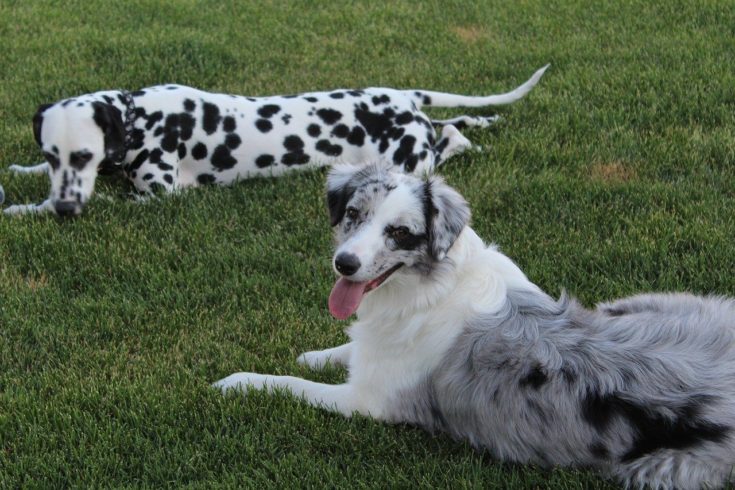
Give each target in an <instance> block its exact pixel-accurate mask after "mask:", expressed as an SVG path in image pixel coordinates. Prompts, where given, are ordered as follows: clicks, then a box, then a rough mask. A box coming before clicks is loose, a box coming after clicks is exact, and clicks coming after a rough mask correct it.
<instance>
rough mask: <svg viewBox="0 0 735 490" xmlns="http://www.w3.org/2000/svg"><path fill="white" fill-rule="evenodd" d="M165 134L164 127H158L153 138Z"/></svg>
mask: <svg viewBox="0 0 735 490" xmlns="http://www.w3.org/2000/svg"><path fill="white" fill-rule="evenodd" d="M162 134H163V126H158V127H157V128H156V130H155V131H153V136H161V135H162Z"/></svg>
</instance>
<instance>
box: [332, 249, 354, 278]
mask: <svg viewBox="0 0 735 490" xmlns="http://www.w3.org/2000/svg"><path fill="white" fill-rule="evenodd" d="M334 267H335V268H336V269H337V272H339V273H340V274H342V275H343V276H351V275H352V274H354V273H355V272H357V269H359V268H360V259H358V258H357V255H355V254H348V253H344V252H342V253H341V254H339V255H337V257H336V258H335V259H334Z"/></svg>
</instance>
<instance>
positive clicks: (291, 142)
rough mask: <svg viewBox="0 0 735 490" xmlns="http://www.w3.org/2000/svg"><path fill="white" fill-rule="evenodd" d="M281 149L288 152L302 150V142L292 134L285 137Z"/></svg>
mask: <svg viewBox="0 0 735 490" xmlns="http://www.w3.org/2000/svg"><path fill="white" fill-rule="evenodd" d="M283 147H284V148H285V149H287V150H288V151H300V150H303V149H304V141H303V140H302V139H301V138H299V137H298V136H296V135H295V134H292V135H290V136H286V138H285V139H284V140H283Z"/></svg>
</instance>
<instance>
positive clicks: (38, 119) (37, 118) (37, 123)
mask: <svg viewBox="0 0 735 490" xmlns="http://www.w3.org/2000/svg"><path fill="white" fill-rule="evenodd" d="M52 105H53V104H41V105H40V106H38V109H37V110H36V114H35V115H34V116H33V137H34V138H36V143H38V146H41V128H42V127H43V113H44V112H45V111H46V109H48V108H49V107H51V106H52Z"/></svg>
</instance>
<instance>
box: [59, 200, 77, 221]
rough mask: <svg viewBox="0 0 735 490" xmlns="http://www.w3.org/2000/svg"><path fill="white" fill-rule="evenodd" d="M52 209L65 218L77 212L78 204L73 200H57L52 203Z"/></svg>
mask: <svg viewBox="0 0 735 490" xmlns="http://www.w3.org/2000/svg"><path fill="white" fill-rule="evenodd" d="M54 209H55V210H56V214H58V215H59V216H63V217H65V218H66V217H70V216H76V215H77V214H79V204H77V203H76V202H74V201H57V202H55V203H54Z"/></svg>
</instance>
